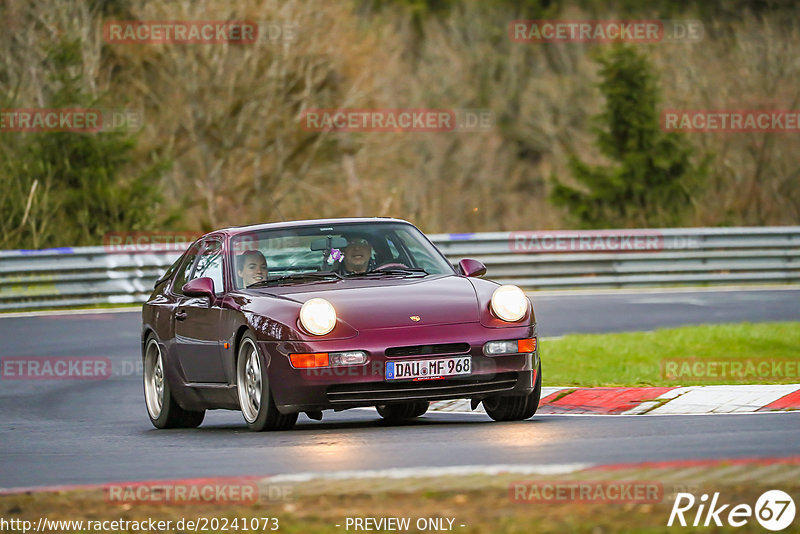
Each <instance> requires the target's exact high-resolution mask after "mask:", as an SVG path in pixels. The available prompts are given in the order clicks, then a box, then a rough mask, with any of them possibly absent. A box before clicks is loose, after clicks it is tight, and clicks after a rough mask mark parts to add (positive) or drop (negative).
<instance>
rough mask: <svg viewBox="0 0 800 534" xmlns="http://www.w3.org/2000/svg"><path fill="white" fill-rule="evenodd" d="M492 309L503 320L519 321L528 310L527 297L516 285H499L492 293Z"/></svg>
mask: <svg viewBox="0 0 800 534" xmlns="http://www.w3.org/2000/svg"><path fill="white" fill-rule="evenodd" d="M492 311H493V312H494V314H495V315H496V316H498V317H499V318H500V319H502V320H504V321H508V322H509V323H512V322H514V321H519V320H520V319H522V318H523V317H524V316H525V312H526V311H528V299H527V298H526V297H525V293H523V291H522V290H521V289H520V288H518V287H517V286H512V285H507V286H500V287H498V288H497V289H495V290H494V293H493V294H492Z"/></svg>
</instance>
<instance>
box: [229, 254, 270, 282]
mask: <svg viewBox="0 0 800 534" xmlns="http://www.w3.org/2000/svg"><path fill="white" fill-rule="evenodd" d="M236 274H237V275H239V278H240V279H241V280H242V287H250V286H251V285H253V284H255V283H256V282H262V281H264V280H266V279H267V276H268V275H269V271H268V270H267V259H266V258H265V257H264V255H263V254H262V253H261V252H259V251H258V250H245V251H244V252H242V253H241V254H239V255H238V256H236Z"/></svg>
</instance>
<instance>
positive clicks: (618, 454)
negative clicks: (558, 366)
mask: <svg viewBox="0 0 800 534" xmlns="http://www.w3.org/2000/svg"><path fill="white" fill-rule="evenodd" d="M534 302H535V305H536V312H537V318H538V321H539V324H540V334H541V335H543V336H557V335H562V334H565V333H570V332H610V331H626V330H650V329H653V328H657V327H662V326H677V325H682V324H698V323H720V322H739V321H754V322H757V321H779V320H800V289H789V290H779V289H776V290H753V291H675V292H673V291H670V292H641V293H633V292H631V293H628V292H624V293H623V292H609V293H598V294H594V295H588V294H573V295H564V294H561V295H556V294H543V295H539V296H535V301H534ZM139 328H140V326H139V314H138V312H125V313H96V314H78V315H58V316H46V317H0V339H2V341H3V342H2V345H0V357H12V356H101V357H107V358H109V359H111V361H112V368H113V370H114V373H113V374H114V376H112V377H111V378H110V379H107V380H94V381H87V380H84V381H15V380H0V488H14V487H25V486H38V485H53V484H84V483H102V482H111V481H123V480H152V479H165V478H187V477H201V476H225V475H265V476H266V475H272V474H281V473H299V472H308V471H333V470H343V469H344V470H349V469H384V468H390V467H428V466H457V465H488V464H553V463H556V464H564V463H619V462H637V461H655V460H671V459H710V458H745V457H779V456H792V455H798V454H800V413H779V414H753V415H711V416H638V417H637V416H621V417H616V416H558V415H547V416H537V417H535V418H533V419H532V420H530V421H524V422H516V423H492V422H490V420H489V418H488V417H487V416H485V415H482V414H447V413H433V414H429V415H426V416H425V417H424V418H422V419H421V420H420V421H419V422H416V423H413V424H409V425H405V426H386V425H384V424H383V423H382V422H381V421H380V418H379V417H378V415H377V413H376V412H375V411H374V410H371V409H364V410H351V411H347V412H342V413H338V414H334V413H333V412H325V419H324V420H323V421H322V422H315V421H311V420H309V419H307V418H306V417H305V416H301V418H300V420H299V421H298V425H297V427H296V428H295V429H294V430H292V431H288V432H275V433H262V434H254V433H250V432H248V431H247V429H246V427H245V425H244V421H243V419H242V417H241V415H240V414H239V413H237V412H225V411H216V412H210V413H209V414H208V415H207V416H206V421H205V422H204V423H203V426H201V427H200V428H199V429H197V430H176V431H157V430H155V429H154V428H152V426H151V425H150V423H149V421H148V420H147V416H146V414H145V411H144V410H145V408H144V403H143V399H142V392H141V388H142V386H141V370H140V369H141V364H140V363H139V362H140V361H141V358H140V354H139ZM545 365H546V361H545Z"/></svg>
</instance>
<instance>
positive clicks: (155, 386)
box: [142, 335, 206, 428]
mask: <svg viewBox="0 0 800 534" xmlns="http://www.w3.org/2000/svg"><path fill="white" fill-rule="evenodd" d="M142 375H143V377H144V402H145V406H146V408H147V416H148V417H149V418H150V422H151V423H153V426H154V427H156V428H197V427H198V426H200V423H202V422H203V418H204V417H205V416H206V411H205V410H201V411H199V412H196V411H191V410H184V409H183V408H181V407H180V405H179V404H178V403H177V402H176V401H175V398H174V397H173V396H172V391H171V390H170V387H169V381H168V380H167V377H166V374H165V373H164V355H163V354H162V351H161V346H160V345H159V344H158V341H156V338H155V336H153V335H151V336H149V337H148V338H147V342H146V343H145V351H144V372H143V373H142Z"/></svg>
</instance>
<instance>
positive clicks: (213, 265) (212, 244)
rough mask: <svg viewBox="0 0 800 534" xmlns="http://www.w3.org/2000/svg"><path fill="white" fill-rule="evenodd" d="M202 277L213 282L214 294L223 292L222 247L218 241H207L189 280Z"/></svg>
mask: <svg viewBox="0 0 800 534" xmlns="http://www.w3.org/2000/svg"><path fill="white" fill-rule="evenodd" d="M203 276H207V277H208V278H211V279H212V280H214V292H215V293H216V294H217V295H219V294H220V293H223V292H224V291H225V286H224V282H223V278H222V245H221V243H220V242H219V241H216V240H214V241H209V242H208V243H207V244H206V246H205V249H203V252H202V254H200V257H199V258H198V260H197V266H196V267H195V269H194V272H193V273H192V277H191V278H190V280H194V279H195V278H201V277H203Z"/></svg>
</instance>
